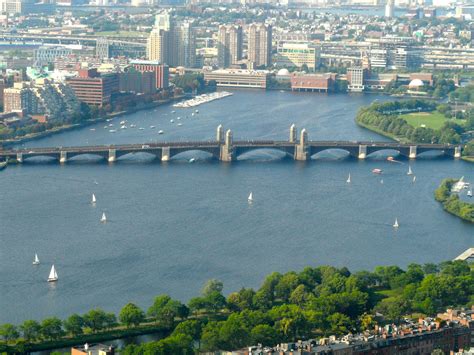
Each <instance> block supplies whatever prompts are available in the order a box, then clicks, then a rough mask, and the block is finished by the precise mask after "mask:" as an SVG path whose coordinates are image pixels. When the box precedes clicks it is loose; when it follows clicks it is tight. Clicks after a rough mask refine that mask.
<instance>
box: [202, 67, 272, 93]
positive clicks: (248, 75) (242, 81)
mask: <svg viewBox="0 0 474 355" xmlns="http://www.w3.org/2000/svg"><path fill="white" fill-rule="evenodd" d="M270 75H271V74H270V72H269V71H267V70H243V69H218V70H213V71H205V72H204V80H206V81H207V82H209V81H211V80H214V81H215V82H216V84H217V86H224V87H243V88H257V89H266V88H267V85H268V80H269V78H270Z"/></svg>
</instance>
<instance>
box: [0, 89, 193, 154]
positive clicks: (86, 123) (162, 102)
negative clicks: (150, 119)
mask: <svg viewBox="0 0 474 355" xmlns="http://www.w3.org/2000/svg"><path fill="white" fill-rule="evenodd" d="M184 97H185V96H184V95H181V96H178V97H173V98H170V99H167V100H159V101H153V102H151V103H148V104H144V105H141V106H139V107H134V108H131V109H128V110H124V111H119V112H111V113H108V114H106V115H105V116H102V117H97V118H94V119H89V120H86V121H84V122H81V123H75V124H70V125H64V126H58V127H54V128H52V129H50V130H47V131H43V132H38V133H32V134H29V135H25V136H22V137H18V138H12V139H8V140H4V141H0V145H2V146H3V147H11V146H14V145H17V144H22V143H25V142H31V141H35V140H38V139H42V138H46V137H49V136H52V135H55V134H59V133H63V132H68V131H72V130H75V129H79V128H84V127H87V126H91V125H93V124H96V123H100V122H104V121H106V120H108V119H110V118H116V117H121V116H124V115H130V114H132V113H136V112H139V111H144V110H149V109H153V108H155V107H159V106H162V105H165V104H169V103H172V102H174V101H178V100H181V99H183V98H184Z"/></svg>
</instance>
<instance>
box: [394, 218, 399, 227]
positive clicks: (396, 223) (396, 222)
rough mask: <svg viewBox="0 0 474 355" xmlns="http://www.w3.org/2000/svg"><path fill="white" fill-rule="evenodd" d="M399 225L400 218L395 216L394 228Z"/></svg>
mask: <svg viewBox="0 0 474 355" xmlns="http://www.w3.org/2000/svg"><path fill="white" fill-rule="evenodd" d="M398 227H399V224H398V219H397V218H395V223H394V224H393V228H398Z"/></svg>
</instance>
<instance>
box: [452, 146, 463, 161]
mask: <svg viewBox="0 0 474 355" xmlns="http://www.w3.org/2000/svg"><path fill="white" fill-rule="evenodd" d="M461 153H462V147H461V146H460V145H458V146H457V147H454V159H459V158H461Z"/></svg>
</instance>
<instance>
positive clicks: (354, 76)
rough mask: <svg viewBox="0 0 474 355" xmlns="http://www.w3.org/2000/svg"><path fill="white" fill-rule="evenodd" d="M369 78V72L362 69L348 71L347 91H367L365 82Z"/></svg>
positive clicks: (356, 68)
mask: <svg viewBox="0 0 474 355" xmlns="http://www.w3.org/2000/svg"><path fill="white" fill-rule="evenodd" d="M366 77H367V70H366V69H363V68H362V67H353V68H349V69H347V82H348V84H349V85H348V86H347V90H349V91H351V92H362V91H364V89H365V86H364V82H365V79H366Z"/></svg>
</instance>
